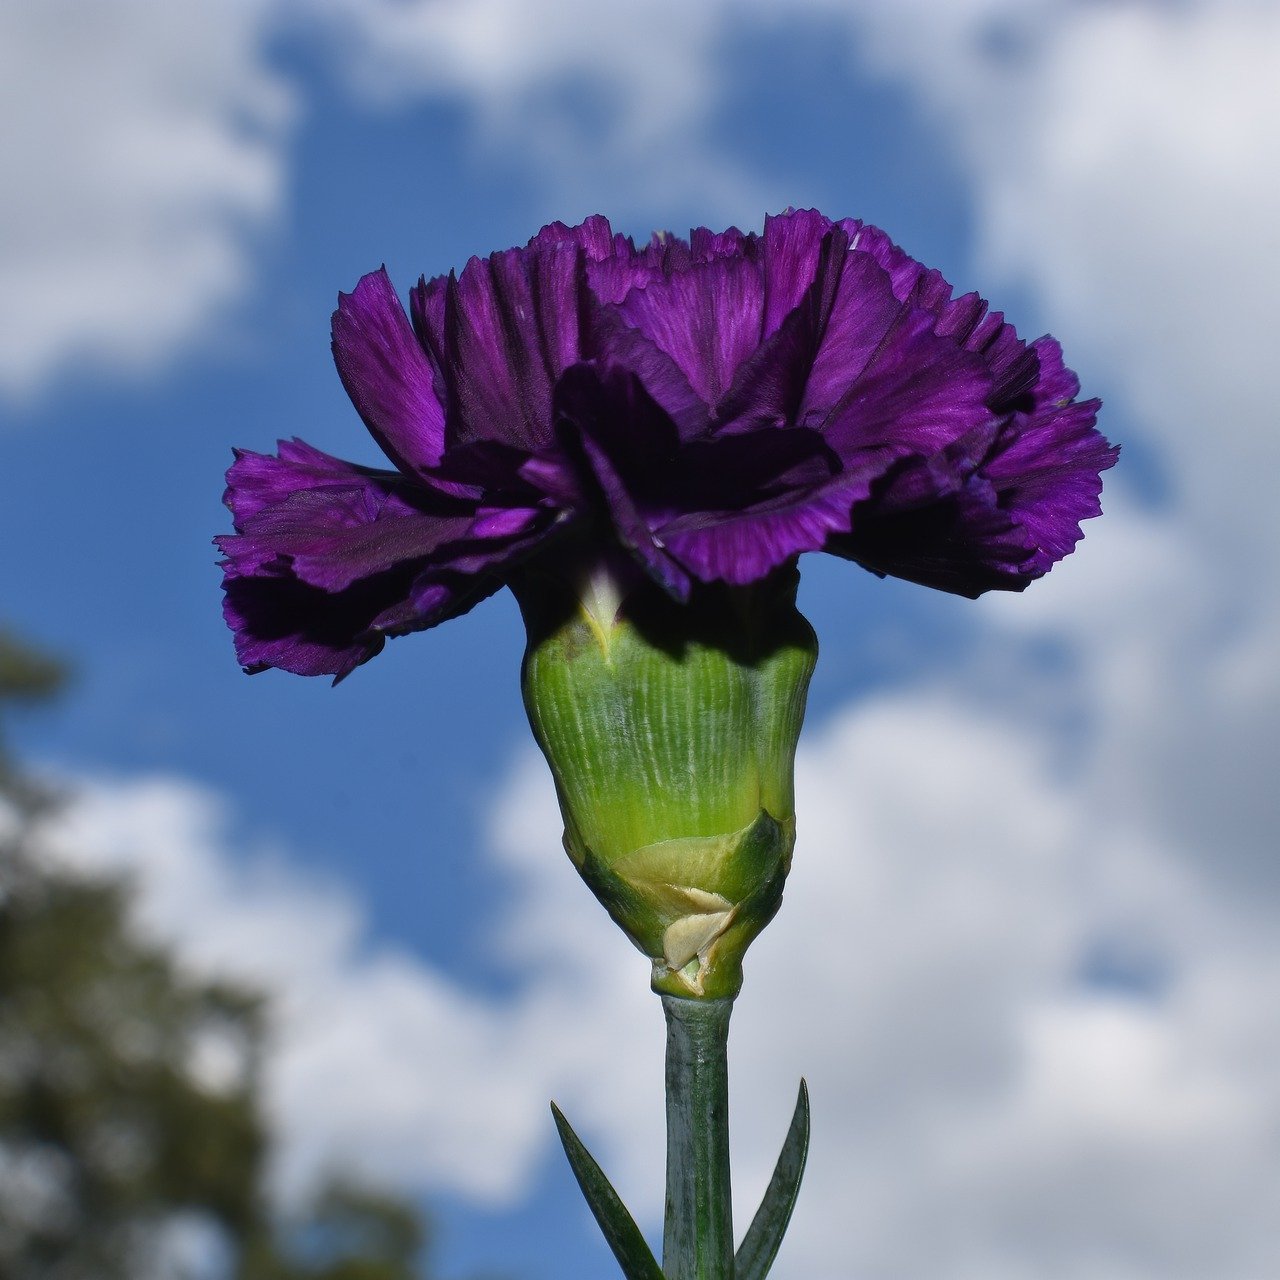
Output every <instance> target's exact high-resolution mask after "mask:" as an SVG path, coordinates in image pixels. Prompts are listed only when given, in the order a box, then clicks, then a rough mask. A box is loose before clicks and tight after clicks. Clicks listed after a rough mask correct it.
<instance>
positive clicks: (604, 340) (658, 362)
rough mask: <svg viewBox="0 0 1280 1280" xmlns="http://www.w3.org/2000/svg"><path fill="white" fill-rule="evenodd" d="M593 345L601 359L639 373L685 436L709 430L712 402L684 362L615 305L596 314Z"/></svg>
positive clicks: (604, 362)
mask: <svg viewBox="0 0 1280 1280" xmlns="http://www.w3.org/2000/svg"><path fill="white" fill-rule="evenodd" d="M591 348H592V352H593V354H594V356H595V358H596V359H597V360H598V361H599V362H600V363H603V364H614V365H620V366H622V367H624V368H627V369H630V370H631V371H632V372H633V373H635V374H636V376H637V377H639V379H640V381H641V382H643V383H644V386H645V389H646V390H647V391H648V392H649V394H650V395H651V396H652V397H653V398H654V400H655V401H657V403H658V404H660V405H661V406H662V408H663V409H664V410H665V411H666V413H667V416H668V417H669V418H670V419H671V420H672V422H674V423H675V424H676V427H677V429H678V430H679V432H680V435H681V436H682V437H683V438H685V439H692V438H694V437H696V436H700V435H703V434H705V433H706V430H707V427H708V424H709V423H710V420H711V406H710V405H708V404H707V403H706V402H705V401H704V400H703V399H702V397H701V396H699V395H698V393H697V392H696V391H695V390H694V389H693V387H692V386H690V385H689V379H688V378H687V377H686V376H685V374H684V372H683V370H682V369H681V368H680V366H679V365H677V364H676V362H675V361H674V360H673V359H672V358H671V357H670V356H669V355H667V353H666V352H665V351H660V350H659V349H658V347H656V346H655V345H654V343H653V342H651V341H650V340H649V339H648V338H646V337H645V335H644V334H642V333H641V332H640V331H639V330H638V329H633V328H631V327H630V326H629V325H628V324H627V323H626V321H625V320H624V319H623V318H622V316H621V315H620V314H619V313H618V311H617V310H616V309H615V308H613V307H604V308H601V309H600V310H599V311H598V312H596V314H595V315H594V316H593V317H592V320H591Z"/></svg>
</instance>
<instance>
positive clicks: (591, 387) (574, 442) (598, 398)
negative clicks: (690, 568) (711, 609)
mask: <svg viewBox="0 0 1280 1280" xmlns="http://www.w3.org/2000/svg"><path fill="white" fill-rule="evenodd" d="M556 405H557V412H558V415H559V418H560V422H561V430H562V432H563V433H564V434H565V437H566V443H567V444H568V445H569V446H570V447H571V448H573V449H574V450H575V451H578V452H580V454H581V456H582V459H583V462H584V464H585V466H586V468H587V471H588V473H589V475H590V477H591V480H592V481H593V482H594V487H595V489H596V492H597V494H598V498H599V505H600V507H601V508H603V511H604V513H605V514H607V517H608V519H609V521H610V523H611V524H612V526H613V530H614V532H615V534H616V535H617V538H618V541H619V542H621V543H622V545H623V546H624V547H626V549H627V550H628V551H630V552H631V553H632V554H633V555H634V556H635V558H636V559H637V560H638V561H639V562H640V564H641V565H642V566H643V567H644V569H645V570H646V571H647V572H648V573H649V574H650V576H651V577H653V578H654V579H655V580H656V581H657V582H658V583H659V584H660V585H661V586H662V587H663V588H664V589H665V590H666V591H667V592H668V593H670V594H671V595H673V596H675V597H676V598H677V599H681V600H683V599H685V598H686V597H687V596H688V594H689V578H688V575H687V574H686V573H685V572H684V571H683V570H682V569H681V568H680V566H679V565H678V564H676V563H675V562H674V561H673V560H672V559H671V557H670V556H669V555H668V554H667V553H666V552H665V551H664V550H663V548H662V545H661V543H660V542H658V541H657V540H656V539H655V538H654V536H653V533H652V530H651V529H650V524H649V519H648V513H647V510H646V508H647V507H648V506H649V502H651V501H652V499H653V498H654V497H655V496H656V495H657V494H658V493H660V492H661V490H662V488H663V485H664V481H665V480H666V479H668V478H669V477H670V475H671V472H672V469H673V468H674V467H677V466H678V453H679V449H680V437H679V434H678V432H677V431H676V428H675V425H674V424H673V423H672V422H671V420H670V419H669V418H668V417H667V415H666V414H665V413H664V412H663V411H662V408H661V407H660V406H659V405H658V404H657V403H656V402H655V401H654V399H653V398H652V397H651V396H650V395H649V394H648V392H647V391H646V390H645V388H644V386H643V384H642V383H641V382H640V380H639V379H638V378H637V377H636V376H635V375H634V374H633V373H630V372H628V371H627V370H624V369H616V368H606V369H603V370H602V369H597V368H595V367H593V366H588V365H578V366H576V367H575V368H573V369H571V370H569V372H568V373H566V374H565V376H564V378H563V379H562V380H561V383H560V387H559V389H558V393H557V399H556ZM647 500H648V501H647Z"/></svg>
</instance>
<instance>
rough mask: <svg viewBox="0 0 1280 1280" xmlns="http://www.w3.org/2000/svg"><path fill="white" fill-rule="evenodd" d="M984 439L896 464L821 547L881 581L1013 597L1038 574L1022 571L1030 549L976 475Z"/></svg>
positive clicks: (982, 433)
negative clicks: (844, 527) (844, 529)
mask: <svg viewBox="0 0 1280 1280" xmlns="http://www.w3.org/2000/svg"><path fill="white" fill-rule="evenodd" d="M990 437H991V430H990V428H986V429H980V430H978V431H975V432H974V433H972V435H971V436H970V437H969V438H967V439H965V440H962V441H958V442H957V443H956V444H954V445H952V446H950V447H949V448H948V449H946V450H944V451H943V452H941V453H940V454H938V455H936V456H935V457H933V458H922V457H919V456H916V457H913V458H909V459H906V460H904V461H903V462H901V463H899V464H898V465H897V466H896V467H894V468H892V469H891V470H890V471H889V472H888V473H887V474H886V476H885V477H884V479H883V480H881V481H880V482H878V483H877V484H876V485H875V486H873V489H872V492H871V494H870V495H869V496H868V497H867V498H866V500H865V501H863V502H861V503H859V504H858V506H856V507H855V508H854V511H853V521H852V529H851V531H850V532H849V533H848V534H840V535H836V536H834V537H833V538H832V539H831V540H830V541H829V542H828V543H827V548H826V549H827V550H828V551H831V552H834V553H835V554H836V555H840V556H844V557H846V558H847V559H851V560H856V561H858V563H859V564H861V565H863V566H864V567H865V568H867V569H870V570H871V571H872V572H873V573H876V574H879V575H880V576H881V577H884V576H893V577H896V578H906V579H907V580H908V581H910V582H919V583H922V584H923V585H924V586H928V587H935V588H937V589H939V590H941V591H949V592H952V593H954V594H956V595H963V596H969V597H971V598H973V597H977V596H979V595H981V594H982V593H983V592H985V591H990V590H993V589H998V590H1004V591H1021V590H1022V589H1023V587H1025V586H1026V585H1027V583H1028V582H1030V581H1031V579H1032V577H1035V576H1038V575H1036V574H1029V573H1027V572H1026V570H1025V566H1026V565H1027V562H1028V561H1029V559H1030V558H1031V556H1032V555H1033V554H1034V546H1033V543H1032V540H1031V537H1030V535H1029V533H1028V532H1027V531H1026V530H1025V529H1024V528H1022V527H1021V526H1020V525H1019V524H1018V523H1017V521H1016V520H1014V519H1013V517H1012V516H1011V515H1010V514H1009V513H1008V512H1006V511H1003V510H1001V508H1000V506H999V495H998V494H997V492H996V490H995V486H994V485H992V483H991V482H990V481H989V480H986V479H984V478H983V477H982V476H981V475H980V474H978V471H977V466H978V459H979V457H980V456H981V454H982V453H983V452H984V451H985V449H986V448H987V447H988V445H989V442H990Z"/></svg>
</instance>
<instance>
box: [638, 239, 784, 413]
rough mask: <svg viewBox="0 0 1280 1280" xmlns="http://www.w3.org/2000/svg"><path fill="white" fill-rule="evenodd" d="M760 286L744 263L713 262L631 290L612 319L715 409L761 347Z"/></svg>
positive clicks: (755, 272) (753, 266) (756, 270)
mask: <svg viewBox="0 0 1280 1280" xmlns="http://www.w3.org/2000/svg"><path fill="white" fill-rule="evenodd" d="M763 306H764V282H763V279H762V277H761V272H760V268H759V266H758V265H757V264H756V263H754V262H750V261H748V260H747V259H745V258H729V257H722V258H715V259H712V260H711V261H708V262H704V263H700V264H697V265H695V266H692V267H690V268H689V269H688V270H687V271H684V272H681V273H680V274H678V275H673V276H669V277H667V278H665V279H662V280H655V281H654V282H653V283H652V284H648V285H646V286H645V287H644V288H642V289H633V290H632V291H631V292H630V293H629V294H627V296H626V297H625V298H624V299H623V300H622V302H620V303H618V304H617V314H618V315H619V316H620V317H621V318H622V319H623V320H624V321H625V322H626V323H627V324H628V325H630V326H631V327H632V328H634V329H637V330H639V332H640V333H642V334H643V335H644V336H645V337H646V338H648V339H649V340H650V342H652V343H653V344H654V346H656V347H657V348H658V349H659V350H660V351H663V352H665V353H666V354H667V355H668V356H670V357H671V359H672V360H673V361H674V362H675V363H676V364H677V365H678V366H679V368H680V370H681V372H682V373H683V374H684V375H685V377H686V378H687V379H688V381H689V385H690V386H691V387H692V388H693V389H694V391H695V392H696V393H697V394H698V396H699V398H700V399H701V400H702V401H703V402H704V403H705V404H708V405H715V404H716V403H717V402H718V401H719V399H720V397H721V396H722V395H723V394H724V393H725V391H727V390H728V388H729V386H730V384H731V383H732V382H733V377H734V374H735V373H736V372H737V371H738V367H739V365H741V364H742V363H743V361H744V360H746V359H747V357H748V356H749V355H751V353H752V352H753V351H754V350H755V349H756V347H757V345H758V344H759V342H760V326H761V322H762V317H763Z"/></svg>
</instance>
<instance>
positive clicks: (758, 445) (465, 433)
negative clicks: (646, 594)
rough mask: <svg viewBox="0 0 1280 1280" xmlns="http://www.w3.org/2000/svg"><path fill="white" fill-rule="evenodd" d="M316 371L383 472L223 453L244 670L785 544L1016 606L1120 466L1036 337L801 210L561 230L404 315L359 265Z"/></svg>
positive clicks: (1061, 552) (699, 569) (784, 551)
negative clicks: (567, 573) (635, 234)
mask: <svg viewBox="0 0 1280 1280" xmlns="http://www.w3.org/2000/svg"><path fill="white" fill-rule="evenodd" d="M410 316H411V317H412V318H411V319H410ZM333 351H334V358H335V360H336V362H337V366H338V372H339V374H340V375H341V378H342V381H343V384H344V385H345V387H346V389H347V392H348V394H349V395H350V396H351V399H352V401H353V403H354V404H355V407H356V409H357V410H358V412H359V413H360V416H361V417H362V418H363V419H364V422H365V425H366V426H367V427H368V429H369V431H370V433H371V434H372V435H373V437H374V439H375V440H376V441H377V443H378V445H379V447H380V448H381V450H382V452H383V453H384V454H385V455H386V457H387V459H388V461H389V463H390V466H389V467H387V468H384V469H377V468H371V467H366V466H358V465H356V464H353V463H350V462H344V461H342V460H340V459H338V458H334V457H331V456H330V455H328V454H325V453H322V452H321V451H319V450H317V449H314V448H312V447H311V446H309V445H307V444H304V443H303V442H302V441H300V440H293V441H282V442H281V443H280V445H279V447H278V452H277V453H276V454H260V453H251V452H248V451H238V452H237V455H236V460H235V463H234V464H233V466H232V467H231V469H230V471H229V472H228V477H227V478H228V488H227V492H226V502H227V505H228V506H229V507H230V508H231V511H232V514H233V517H234V523H235V529H236V532H235V533H234V534H231V535H226V536H224V537H221V538H219V539H218V540H217V542H218V545H219V546H220V548H221V550H222V552H223V554H224V556H225V559H224V561H223V568H224V572H225V580H224V586H225V590H226V603H225V612H226V616H227V620H228V622H229V623H230V625H231V628H232V630H233V632H234V633H235V639H236V647H237V652H238V655H239V658H240V661H241V662H242V664H243V665H244V666H245V667H246V669H248V670H250V671H259V670H262V669H264V668H267V667H278V668H281V669H283V670H286V671H293V672H297V673H299V674H302V675H321V674H329V675H333V676H334V677H335V678H341V677H343V676H345V675H347V674H348V673H349V672H350V671H351V670H353V669H354V668H355V667H356V666H357V665H359V664H360V663H362V662H364V661H366V660H367V659H368V658H370V657H372V656H373V655H374V654H376V653H377V652H378V651H379V650H380V649H381V648H382V645H383V643H384V641H385V638H386V637H387V636H393V635H400V634H403V633H406V632H410V631H417V630H421V629H423V628H426V627H431V626H434V625H435V624H437V623H439V622H442V621H444V620H445V619H447V618H450V617H453V616H455V615H457V614H460V613H464V612H466V611H467V610H468V609H470V608H471V607H472V606H473V605H474V604H475V603H476V602H477V601H479V600H481V599H482V598H484V597H485V596H487V595H489V594H491V593H492V592H493V591H495V590H497V589H498V588H500V587H501V586H503V585H507V584H510V585H514V586H516V587H517V589H520V588H521V584H522V583H525V582H527V581H528V580H529V575H530V574H531V573H532V574H534V575H535V576H536V575H537V573H538V572H540V570H542V569H545V567H546V566H547V565H554V564H557V563H565V564H568V563H573V564H578V565H582V564H586V565H587V566H588V568H587V572H589V568H590V564H591V563H592V562H593V561H595V560H597V559H598V560H599V561H601V562H605V561H609V562H611V563H613V564H615V565H616V564H620V563H622V562H624V561H625V562H626V563H627V564H631V565H634V566H635V567H636V569H637V571H642V572H643V574H644V575H646V576H647V578H649V579H651V580H652V581H653V582H654V583H656V584H657V586H658V587H659V588H660V589H661V591H663V592H664V593H666V595H667V596H669V597H671V598H672V599H673V600H676V601H687V600H688V599H689V598H690V595H691V593H693V592H695V591H700V590H701V589H702V588H701V587H700V585H699V584H712V583H723V584H729V585H730V586H731V587H732V586H743V585H745V584H749V583H754V582H758V581H760V580H762V579H766V578H768V577H770V576H771V575H775V574H776V572H778V571H781V570H784V568H786V567H788V566H791V565H793V564H794V563H795V560H796V558H797V557H798V556H799V555H800V554H801V553H803V552H806V551H828V552H831V553H833V554H835V555H838V556H842V557H845V558H847V559H850V560H854V561H856V562H857V563H859V564H861V565H863V566H864V567H865V568H867V569H870V570H871V571H872V572H874V573H877V574H881V575H886V574H888V575H893V576H896V577H901V578H907V579H910V580H912V581H915V582H920V583H923V584H925V585H927V586H932V587H937V588H940V589H942V590H945V591H950V592H955V593H957V594H960V595H965V596H978V595H980V594H982V593H983V592H984V591H988V590H992V589H999V590H1021V589H1022V588H1023V587H1025V586H1026V585H1027V583H1029V582H1030V581H1032V580H1033V579H1034V578H1037V577H1040V576H1041V575H1042V574H1044V573H1045V572H1047V571H1048V569H1049V568H1050V567H1051V566H1052V565H1053V564H1054V563H1055V562H1057V561H1058V560H1060V559H1061V558H1062V557H1063V556H1065V555H1067V554H1068V553H1069V552H1070V551H1071V550H1072V548H1073V547H1074V545H1075V543H1076V542H1077V541H1078V540H1079V538H1080V536H1081V534H1080V521H1081V520H1083V519H1085V518H1087V517H1090V516H1094V515H1097V514H1098V513H1099V510H1100V508H1099V504H1098V495H1099V493H1100V490H1101V480H1100V472H1101V471H1103V470H1105V469H1106V468H1107V467H1109V466H1111V465H1112V464H1113V463H1114V461H1115V458H1116V450H1115V449H1114V448H1113V447H1112V446H1111V445H1109V444H1108V443H1107V442H1106V441H1105V440H1104V439H1103V437H1102V436H1101V435H1100V434H1099V433H1098V432H1097V431H1096V430H1095V428H1094V420H1095V416H1096V412H1097V408H1098V402H1097V401H1096V400H1084V401H1080V400H1077V399H1076V396H1077V395H1078V393H1079V385H1078V382H1077V380H1076V377H1075V375H1074V374H1073V373H1071V371H1070V370H1069V369H1067V368H1066V367H1065V365H1064V364H1063V361H1062V354H1061V351H1060V349H1059V347H1058V344H1057V343H1056V342H1055V341H1054V340H1053V339H1052V338H1049V337H1043V338H1040V339H1038V340H1037V341H1035V342H1032V343H1027V342H1024V341H1023V340H1022V339H1020V338H1019V337H1018V335H1017V334H1016V333H1015V331H1014V329H1013V327H1012V326H1011V325H1009V324H1007V323H1005V321H1004V319H1003V317H1002V315H1001V314H1000V313H998V312H992V311H990V310H989V309H988V306H987V304H986V303H985V302H984V301H983V300H982V299H981V298H979V297H978V296H977V295H976V294H966V295H964V296H962V297H953V296H952V290H951V287H950V286H949V285H948V284H947V283H946V281H945V280H943V279H942V277H941V276H940V275H939V274H938V273H937V272H936V271H931V270H928V269H926V268H925V267H923V266H921V264H919V263H918V262H915V261H914V260H913V259H911V258H910V257H908V256H907V255H906V254H905V253H903V252H902V250H900V249H898V248H897V247H896V246H894V245H893V244H892V243H891V242H890V241H889V239H888V238H887V237H886V236H885V235H884V234H883V233H882V232H881V231H879V230H877V229H876V228H874V227H870V226H866V225H864V224H862V223H860V222H856V221H848V220H845V221H841V222H833V221H831V220H830V219H828V218H825V217H823V216H822V215H821V214H819V213H817V212H814V211H801V212H787V213H784V214H781V215H779V216H777V217H773V218H769V219H767V220H766V221H765V226H764V230H763V232H762V233H761V234H758V235H757V234H754V233H752V234H744V233H742V232H739V231H737V230H733V229H731V230H729V231H725V232H721V233H713V232H710V231H707V230H705V229H702V228H699V229H697V230H695V231H693V232H692V233H691V235H690V238H689V239H688V241H685V240H681V239H678V238H675V237H671V236H655V237H654V238H653V239H652V240H651V241H650V242H649V243H648V244H646V245H645V246H643V247H642V248H636V247H635V245H634V244H633V243H632V241H631V240H629V239H627V238H626V237H623V236H620V235H615V234H614V233H613V232H612V230H611V229H610V227H609V224H608V222H607V221H606V220H605V219H604V218H602V217H594V218H589V219H588V220H587V221H586V222H584V223H582V224H581V225H580V226H577V227H567V226H564V225H563V224H561V223H554V224H552V225H551V226H548V227H545V228H544V229H543V230H542V231H540V232H539V233H538V234H537V235H536V236H535V237H534V238H533V239H532V240H531V241H530V242H529V244H528V245H527V246H526V247H525V248H523V249H511V250H508V251H506V252H504V253H497V254H494V255H492V256H491V257H489V258H487V259H479V258H473V259H472V260H471V261H470V262H469V263H468V264H467V266H466V267H465V268H464V269H463V271H462V273H461V274H460V275H457V276H455V275H453V274H450V275H449V276H447V277H440V278H437V279H434V280H431V281H426V280H423V281H420V282H419V284H418V286H417V287H416V288H415V289H414V290H413V292H412V296H411V299H410V308H409V314H406V312H405V310H404V308H403V306H402V305H401V302H400V300H399V298H398V297H397V295H396V292H395V289H394V288H393V286H392V283H391V281H390V279H389V278H388V276H387V273H386V271H385V270H381V271H376V272H373V273H372V274H370V275H367V276H365V277H364V278H363V279H362V280H361V281H360V282H359V283H358V284H357V285H356V287H355V289H354V290H353V291H352V292H351V293H350V294H343V295H341V296H340V300H339V305H338V310H337V311H336V312H335V313H334V317H333Z"/></svg>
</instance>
